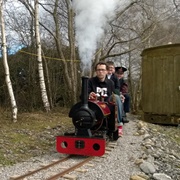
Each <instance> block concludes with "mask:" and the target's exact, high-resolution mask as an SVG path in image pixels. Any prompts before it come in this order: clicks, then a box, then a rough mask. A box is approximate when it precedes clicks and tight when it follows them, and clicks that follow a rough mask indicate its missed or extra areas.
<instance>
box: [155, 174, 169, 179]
mask: <svg viewBox="0 0 180 180" xmlns="http://www.w3.org/2000/svg"><path fill="white" fill-rule="evenodd" d="M153 178H154V179H155V180H172V179H171V177H170V176H168V175H166V174H164V173H154V174H153Z"/></svg>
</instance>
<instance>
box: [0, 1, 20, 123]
mask: <svg viewBox="0 0 180 180" xmlns="http://www.w3.org/2000/svg"><path fill="white" fill-rule="evenodd" d="M3 3H4V2H3V0H0V24H1V35H2V55H3V65H4V70H5V81H6V85H7V88H8V93H9V96H10V100H11V106H12V119H13V122H16V121H17V112H18V109H17V105H16V100H15V97H14V92H13V87H12V83H11V79H10V72H9V66H8V62H7V44H6V31H5V23H4V16H3Z"/></svg>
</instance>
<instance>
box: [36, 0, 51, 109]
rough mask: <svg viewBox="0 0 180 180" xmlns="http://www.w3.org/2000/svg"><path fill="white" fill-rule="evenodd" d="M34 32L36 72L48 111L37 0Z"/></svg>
mask: <svg viewBox="0 0 180 180" xmlns="http://www.w3.org/2000/svg"><path fill="white" fill-rule="evenodd" d="M34 3H35V6H34V7H35V33H36V44H37V53H38V72H39V83H40V88H41V95H42V101H43V104H44V108H45V110H46V111H47V112H48V111H50V105H49V100H48V96H47V91H46V84H45V81H44V69H43V64H42V50H41V40H40V33H39V0H35V1H34Z"/></svg>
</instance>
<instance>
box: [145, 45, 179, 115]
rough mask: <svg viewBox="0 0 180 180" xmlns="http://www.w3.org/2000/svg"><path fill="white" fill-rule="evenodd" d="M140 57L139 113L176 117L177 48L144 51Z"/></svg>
mask: <svg viewBox="0 0 180 180" xmlns="http://www.w3.org/2000/svg"><path fill="white" fill-rule="evenodd" d="M142 58H143V59H142V105H143V111H144V112H148V113H153V114H165V115H172V114H180V90H179V88H178V87H179V86H180V45H175V46H173V45H167V46H161V47H157V48H150V49H147V50H145V51H144V52H143V53H142Z"/></svg>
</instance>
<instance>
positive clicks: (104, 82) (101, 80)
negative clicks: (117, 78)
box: [88, 62, 123, 136]
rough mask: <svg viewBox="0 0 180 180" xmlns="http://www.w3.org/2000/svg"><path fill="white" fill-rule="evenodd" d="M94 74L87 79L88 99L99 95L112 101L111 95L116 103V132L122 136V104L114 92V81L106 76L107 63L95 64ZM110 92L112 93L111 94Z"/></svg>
mask: <svg viewBox="0 0 180 180" xmlns="http://www.w3.org/2000/svg"><path fill="white" fill-rule="evenodd" d="M95 71H96V76H95V77H92V78H90V79H89V80H88V94H89V99H96V98H97V97H99V96H102V95H103V96H104V100H105V101H107V102H110V101H112V98H113V96H114V97H115V100H116V105H117V119H118V132H119V136H122V125H123V122H122V114H123V112H122V110H123V105H122V102H121V99H120V97H119V95H117V94H116V91H115V86H114V82H113V81H112V80H111V79H108V78H107V71H108V65H107V63H105V62H99V63H97V64H96V66H95ZM112 94H114V95H113V96H112Z"/></svg>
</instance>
